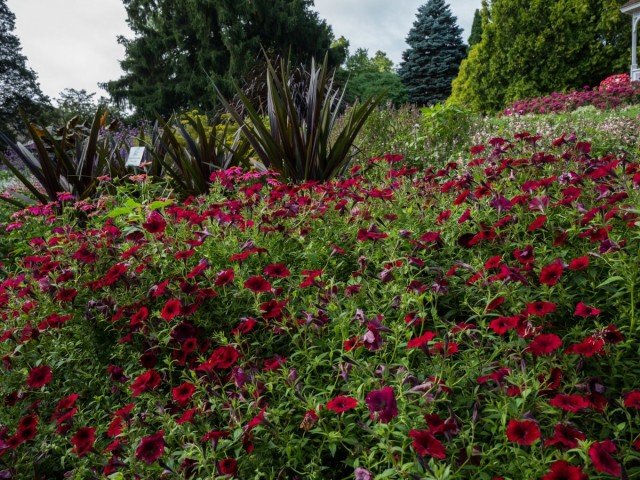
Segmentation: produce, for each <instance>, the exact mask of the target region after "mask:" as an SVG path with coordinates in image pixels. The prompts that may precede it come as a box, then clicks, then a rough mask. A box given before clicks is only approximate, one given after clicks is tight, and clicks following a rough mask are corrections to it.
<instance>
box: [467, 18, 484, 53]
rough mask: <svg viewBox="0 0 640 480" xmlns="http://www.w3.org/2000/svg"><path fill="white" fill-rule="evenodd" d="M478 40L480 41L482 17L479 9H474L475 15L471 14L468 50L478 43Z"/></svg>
mask: <svg viewBox="0 0 640 480" xmlns="http://www.w3.org/2000/svg"><path fill="white" fill-rule="evenodd" d="M480 40H482V15H481V14H480V9H479V8H476V13H474V14H473V24H472V25H471V34H470V35H469V48H471V47H473V46H474V45H475V44H476V43H480Z"/></svg>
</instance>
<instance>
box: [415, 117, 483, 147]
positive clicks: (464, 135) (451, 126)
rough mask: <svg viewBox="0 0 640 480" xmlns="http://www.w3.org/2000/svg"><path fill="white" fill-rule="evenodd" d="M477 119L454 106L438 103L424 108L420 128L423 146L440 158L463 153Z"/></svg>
mask: <svg viewBox="0 0 640 480" xmlns="http://www.w3.org/2000/svg"><path fill="white" fill-rule="evenodd" d="M478 121H479V119H478V117H477V116H476V115H474V114H473V113H472V112H470V111H468V110H465V109H463V108H460V107H456V106H445V105H442V104H438V105H434V106H433V107H427V108H424V109H422V122H421V129H420V132H421V134H422V135H423V137H422V139H423V140H424V148H425V149H426V150H427V152H429V153H430V154H431V155H432V156H434V157H436V158H440V159H443V158H452V157H453V156H454V154H460V155H463V154H465V153H466V152H465V150H466V149H467V147H468V145H469V135H470V133H471V132H472V131H473V129H474V128H475V127H476V126H477V123H478Z"/></svg>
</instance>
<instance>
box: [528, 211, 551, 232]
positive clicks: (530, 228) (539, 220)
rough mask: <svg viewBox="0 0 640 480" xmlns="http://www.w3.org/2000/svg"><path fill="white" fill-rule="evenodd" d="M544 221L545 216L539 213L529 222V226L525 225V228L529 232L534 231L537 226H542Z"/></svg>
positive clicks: (545, 219)
mask: <svg viewBox="0 0 640 480" xmlns="http://www.w3.org/2000/svg"><path fill="white" fill-rule="evenodd" d="M545 223H547V216H546V215H539V216H538V217H537V218H536V219H535V220H534V221H533V222H531V223H530V224H529V226H528V227H527V230H528V231H530V232H534V231H536V230H538V229H539V228H542V227H544V225H545Z"/></svg>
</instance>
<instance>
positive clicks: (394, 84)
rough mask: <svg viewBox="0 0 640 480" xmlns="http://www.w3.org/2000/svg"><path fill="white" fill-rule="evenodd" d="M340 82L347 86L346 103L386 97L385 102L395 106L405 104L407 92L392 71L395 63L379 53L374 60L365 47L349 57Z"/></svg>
mask: <svg viewBox="0 0 640 480" xmlns="http://www.w3.org/2000/svg"><path fill="white" fill-rule="evenodd" d="M337 77H338V81H339V82H340V83H342V84H346V89H345V100H346V101H347V102H349V103H353V102H355V101H358V100H367V99H369V98H371V97H373V96H376V95H379V94H384V101H386V102H391V103H393V104H394V105H402V104H403V103H406V101H407V99H408V96H407V89H406V88H405V86H404V85H403V84H402V82H401V81H400V77H399V76H398V74H397V73H396V72H395V71H394V70H393V62H392V61H391V60H390V59H389V57H387V54H386V53H385V52H382V51H380V50H378V51H377V52H376V53H375V55H374V56H373V57H369V52H368V50H367V49H365V48H359V49H357V50H356V51H355V52H354V54H353V55H348V56H347V60H346V62H345V67H344V69H341V70H340V71H338V74H337Z"/></svg>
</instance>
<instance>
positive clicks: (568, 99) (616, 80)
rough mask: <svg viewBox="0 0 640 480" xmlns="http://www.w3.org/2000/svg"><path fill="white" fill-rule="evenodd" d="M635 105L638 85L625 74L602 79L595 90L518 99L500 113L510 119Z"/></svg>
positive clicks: (588, 89) (639, 98)
mask: <svg viewBox="0 0 640 480" xmlns="http://www.w3.org/2000/svg"><path fill="white" fill-rule="evenodd" d="M637 103H640V85H639V84H638V83H637V82H631V79H630V77H629V75H628V74H620V75H612V76H611V77H608V78H606V79H605V80H603V81H602V82H601V83H600V86H599V87H598V88H593V89H591V88H585V89H583V90H574V91H570V92H567V93H562V92H555V93H551V94H549V95H546V96H544V97H539V98H529V99H525V100H518V101H516V102H513V103H512V104H511V105H509V106H508V107H507V108H506V109H505V110H504V111H503V112H502V113H503V115H506V116H513V115H527V114H530V113H534V114H547V113H559V112H570V111H573V110H576V109H578V108H580V107H584V106H588V105H592V106H594V107H596V108H598V109H600V110H609V109H615V108H620V107H624V106H627V105H635V104H637Z"/></svg>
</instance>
